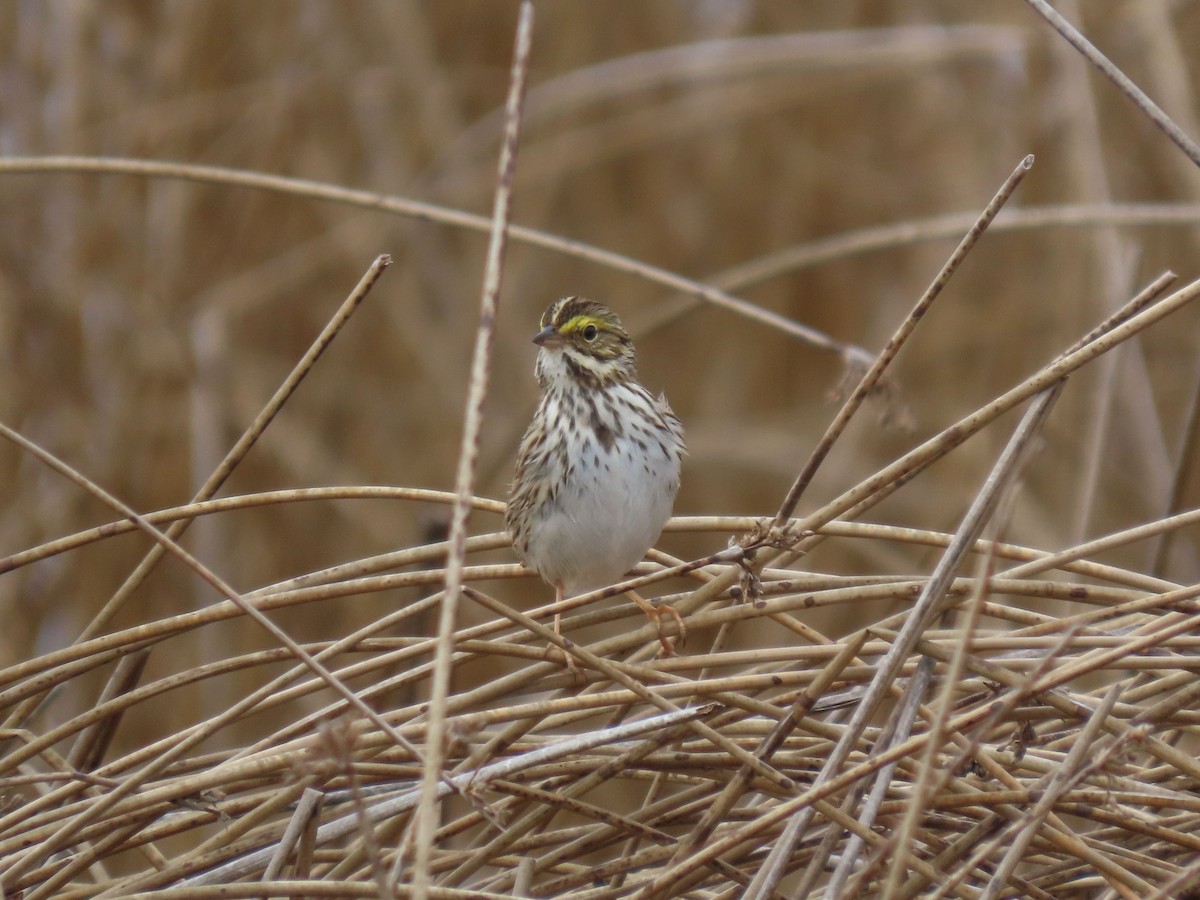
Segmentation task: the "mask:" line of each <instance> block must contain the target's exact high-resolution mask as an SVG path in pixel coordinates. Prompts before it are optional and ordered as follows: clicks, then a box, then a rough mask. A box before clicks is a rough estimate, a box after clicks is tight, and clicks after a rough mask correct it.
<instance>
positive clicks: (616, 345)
mask: <svg viewBox="0 0 1200 900" xmlns="http://www.w3.org/2000/svg"><path fill="white" fill-rule="evenodd" d="M587 324H594V325H596V328H597V335H596V338H595V339H594V340H593V341H590V342H589V341H587V340H586V339H585V338H584V336H583V328H584V327H585V326H586V325H587ZM540 325H541V327H542V328H543V329H544V328H546V327H547V326H553V327H554V329H555V330H556V331H558V333H559V334H560V335H561V336H562V338H563V345H562V347H561V348H560V351H559V352H561V354H562V360H563V363H564V365H565V368H566V370H567V373H568V376H569V377H568V378H567V379H565V383H560V380H558V379H555V378H552V377H551V374H550V373H549V372H548V371H546V370H545V369H544V368H543V365H542V359H543V354H541V353H539V354H538V363H537V367H536V369H535V374H536V376H537V380H538V384H539V386H540V387H541V388H542V392H543V393H542V399H541V402H540V404H539V405H538V411H537V414H536V415H535V416H534V424H532V425H531V426H530V428H529V430H528V431H527V432H526V433H525V436H524V438H523V439H522V440H521V447H520V450H519V452H518V454H517V460H518V461H517V471H516V476H515V478H514V481H513V491H512V496H511V497H510V499H509V502H508V505H507V508H506V510H505V520H506V524H507V525H508V528H509V531H510V533H511V534H512V535H513V542H514V547H515V549H516V551H517V555H518V556H519V557H521V559H522V560H524V559H525V556H526V551H527V549H528V538H529V535H528V534H527V533H524V532H523V530H522V529H520V528H518V524H519V523H520V522H522V521H526V520H527V516H528V513H529V511H530V510H531V509H537V508H540V507H542V506H543V505H545V504H554V503H555V502H556V501H557V488H556V485H558V484H559V483H560V482H561V481H563V480H569V479H570V478H571V475H572V473H573V472H574V470H575V465H576V460H579V459H581V458H584V457H583V454H585V453H590V454H591V457H592V458H591V463H592V465H593V467H595V468H603V469H604V470H605V471H611V466H610V464H609V462H608V460H607V459H604V458H602V457H601V455H600V453H601V450H603V452H604V455H605V456H606V457H607V456H609V455H610V454H611V453H612V452H613V450H614V448H615V447H616V446H617V441H618V440H619V439H620V438H622V437H623V436H624V432H623V431H622V429H621V426H620V422H621V421H622V420H628V421H630V422H632V423H633V424H632V428H633V430H634V431H635V432H636V433H635V434H634V435H632V436H631V441H632V443H633V444H634V446H635V447H637V449H638V451H639V452H641V453H643V454H645V455H647V460H646V461H645V462H643V464H642V468H643V469H644V470H645V471H647V472H649V471H650V458H649V457H650V455H649V454H646V451H647V449H648V448H649V447H650V446H651V445H656V447H657V449H658V451H659V452H660V453H661V454H662V456H663V458H666V459H670V458H671V457H673V456H679V457H682V456H683V455H684V453H685V452H686V451H685V449H684V444H683V427H682V425H681V424H680V422H679V419H678V418H677V417H676V416H675V414H674V413H673V412H671V409H670V407H669V406H667V402H666V400H665V398H661V397H660V398H655V397H654V395H652V394H651V393H650V392H649V391H648V390H646V388H645V387H644V386H642V384H641V383H640V382H638V380H637V366H636V357H635V353H634V349H633V342H632V341H631V340H630V339H629V334H628V333H627V332H626V331H625V329H624V327H622V325H621V321H620V319H618V318H617V316H616V314H615V313H613V312H612V311H611V310H609V309H608V307H606V306H603V305H602V304H600V303H596V302H595V301H593V300H588V299H586V298H583V297H563V298H562V299H561V300H556V301H555V302H554V303H552V304H551V305H550V307H549V308H548V309H547V310H546V312H545V313H543V314H542V318H541V322H540ZM619 408H623V409H619ZM560 420H564V421H562V422H560ZM538 422H544V423H546V427H545V429H544V430H543V429H539V428H538V427H537V423H538ZM560 425H561V426H565V427H560ZM662 435H667V436H669V439H664V437H662ZM560 461H565V462H566V472H565V475H564V474H562V473H557V474H556V470H557V468H558V466H559V464H560ZM669 489H670V491H671V494H672V496H673V495H674V493H675V492H676V491H677V490H678V484H672V485H671V486H670V488H669Z"/></svg>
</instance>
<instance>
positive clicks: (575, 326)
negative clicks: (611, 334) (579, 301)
mask: <svg viewBox="0 0 1200 900" xmlns="http://www.w3.org/2000/svg"><path fill="white" fill-rule="evenodd" d="M589 325H595V326H596V328H598V329H600V330H601V331H603V330H604V328H605V327H606V326H605V324H604V320H603V319H598V318H596V317H595V316H573V317H572V318H570V319H568V320H567V321H566V323H565V324H564V325H563V327H562V328H560V329H558V333H559V334H573V333H574V332H576V331H582V330H583V329H584V328H587V327H588V326H589Z"/></svg>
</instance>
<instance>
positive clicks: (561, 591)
mask: <svg viewBox="0 0 1200 900" xmlns="http://www.w3.org/2000/svg"><path fill="white" fill-rule="evenodd" d="M566 592H567V589H566V587H564V586H563V584H562V582H559V583H558V584H556V585H554V605H555V606H558V605H559V604H560V603H562V602H563V600H565V599H566ZM554 633H555V634H556V635H558V636H559V637H562V613H561V612H559V611H558V610H555V611H554ZM551 646H552V647H553V648H554V649H555V650H557V651H558V652H559V653H561V654H562V655H563V656H564V657H565V658H566V661H567V668H568V669H569V670H570V671H571V674H572V675H573V676H574V677H575V679H576V680H579V678H580V676H581V673H580V671H579V667H578V666H577V665H575V657H573V656H572V655H571V654H570V653H568V652H567V651H565V650H563V649H561V648H560V647H559V646H558V645H557V644H552V645H551Z"/></svg>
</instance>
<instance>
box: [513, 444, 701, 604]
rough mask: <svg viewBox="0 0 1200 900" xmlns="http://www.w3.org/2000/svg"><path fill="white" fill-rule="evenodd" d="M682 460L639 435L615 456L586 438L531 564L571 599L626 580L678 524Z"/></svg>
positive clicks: (537, 535)
mask: <svg viewBox="0 0 1200 900" xmlns="http://www.w3.org/2000/svg"><path fill="white" fill-rule="evenodd" d="M639 439H640V440H641V443H642V446H640V447H639V446H636V444H635V441H636V440H639ZM680 456H681V452H679V451H677V450H675V449H674V448H673V447H666V448H664V447H662V446H661V445H660V443H659V442H655V441H647V440H645V439H644V438H643V437H642V436H641V435H638V434H636V433H633V434H625V435H622V436H620V437H617V438H616V439H615V441H614V442H613V444H612V447H611V448H607V449H606V448H605V447H603V446H601V444H600V442H599V441H598V440H597V439H596V438H595V437H594V436H591V435H585V436H584V437H583V438H582V440H581V441H580V443H579V445H578V448H577V450H576V451H575V452H573V453H572V459H573V460H575V463H574V465H573V466H572V469H571V472H570V473H569V475H568V478H567V480H566V483H565V485H564V487H563V489H562V490H561V491H560V492H559V494H558V496H557V497H556V498H555V499H554V500H553V501H551V502H549V503H547V504H546V508H545V509H544V513H545V515H544V516H543V518H542V521H541V524H539V525H538V526H537V527H535V528H534V529H532V531H531V532H530V536H529V544H528V548H527V553H526V556H527V560H526V561H527V562H528V563H529V565H530V566H532V567H533V568H535V569H537V570H538V571H539V572H540V573H541V574H542V577H543V578H544V579H545V580H546V581H548V582H550V583H551V584H555V583H559V582H561V583H562V584H563V586H564V588H565V592H566V595H567V596H574V595H577V594H581V593H584V592H586V591H590V590H595V589H596V588H600V587H604V586H605V585H609V584H612V583H613V582H616V581H619V580H620V579H621V576H622V575H624V574H625V573H626V572H628V571H629V570H630V569H632V568H633V567H634V566H635V565H637V563H638V562H639V561H640V560H641V559H642V557H643V556H644V555H645V553H646V551H647V550H648V549H649V548H650V547H652V546H653V545H654V542H655V541H656V540H658V536H659V534H660V533H661V532H662V528H663V525H665V524H666V522H667V520H668V519H669V518H670V517H671V507H672V505H673V504H674V502H675V493H676V491H677V490H678V487H679V466H680Z"/></svg>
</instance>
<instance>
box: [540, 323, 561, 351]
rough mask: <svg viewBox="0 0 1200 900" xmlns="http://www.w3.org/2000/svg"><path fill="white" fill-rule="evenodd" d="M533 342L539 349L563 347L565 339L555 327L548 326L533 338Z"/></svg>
mask: <svg viewBox="0 0 1200 900" xmlns="http://www.w3.org/2000/svg"><path fill="white" fill-rule="evenodd" d="M533 342H534V343H535V344H537V345H538V346H539V347H561V346H562V344H563V339H562V335H561V334H559V333H558V331H556V330H555V328H554V326H553V325H547V326H546V327H545V328H543V329H542V330H541V331H539V332H538V333H537V334H535V335H534V336H533Z"/></svg>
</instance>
